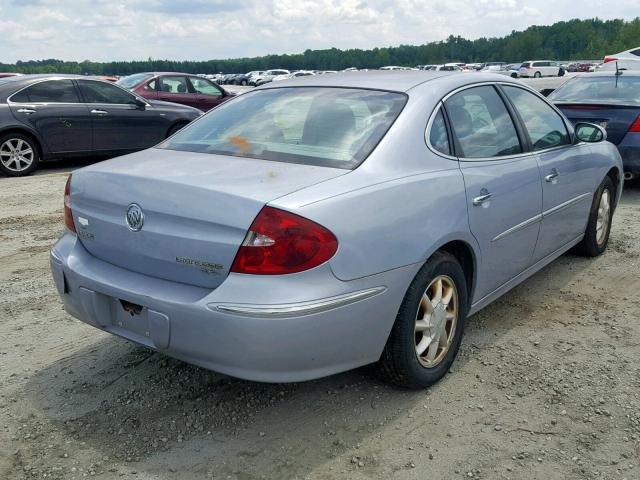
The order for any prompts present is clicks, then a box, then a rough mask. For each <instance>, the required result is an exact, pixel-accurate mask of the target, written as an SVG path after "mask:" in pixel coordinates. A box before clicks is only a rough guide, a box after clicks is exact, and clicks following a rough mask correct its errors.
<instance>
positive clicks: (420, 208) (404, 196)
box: [271, 76, 479, 280]
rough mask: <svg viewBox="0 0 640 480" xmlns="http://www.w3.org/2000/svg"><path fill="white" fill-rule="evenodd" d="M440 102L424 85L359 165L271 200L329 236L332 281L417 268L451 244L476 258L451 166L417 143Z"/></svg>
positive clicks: (461, 190)
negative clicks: (334, 245)
mask: <svg viewBox="0 0 640 480" xmlns="http://www.w3.org/2000/svg"><path fill="white" fill-rule="evenodd" d="M461 77H462V76H461ZM455 87H456V85H453V86H452V87H451V88H455ZM441 97H442V92H439V91H438V89H435V88H434V89H429V88H427V87H426V86H425V87H424V88H421V89H419V91H417V92H410V95H409V100H408V102H407V105H406V106H405V108H404V110H403V112H402V113H401V115H400V117H399V118H398V119H397V120H396V122H395V123H394V124H393V126H392V127H391V129H390V130H389V131H388V132H387V134H386V135H385V137H384V138H383V139H382V141H381V142H380V144H379V145H378V146H377V148H376V149H375V150H374V151H373V153H372V154H371V155H370V156H369V158H368V159H367V160H365V161H364V163H363V164H362V165H360V166H359V167H358V168H356V169H355V170H353V171H351V172H349V173H347V174H346V175H343V176H341V177H337V178H334V179H331V180H328V181H326V182H324V183H320V184H317V185H314V186H313V187H310V188H307V189H304V190H302V191H299V192H294V193H292V194H290V195H287V196H285V197H281V198H279V199H276V200H275V201H272V202H271V205H273V206H275V207H280V208H284V209H288V210H291V211H293V212H295V213H298V214H299V215H302V216H305V217H307V218H310V219H312V220H314V221H316V222H318V223H320V224H322V225H324V226H325V227H327V228H329V229H330V230H331V231H332V232H333V233H334V234H335V235H336V237H337V238H338V242H339V247H338V252H337V253H336V255H335V256H334V257H333V258H332V259H331V260H330V265H331V268H332V270H333V272H334V274H335V275H336V276H337V277H338V278H339V279H341V280H353V279H356V278H361V277H365V276H369V275H374V274H376V273H380V272H384V271H387V270H391V269H394V268H398V267H401V266H404V265H409V264H413V263H423V262H425V261H426V259H427V258H429V256H430V255H431V254H432V253H433V252H434V251H435V250H437V249H438V248H439V247H440V246H442V245H443V244H445V243H447V242H449V241H452V240H462V241H464V242H466V243H468V244H469V245H470V247H471V249H472V250H473V252H474V254H475V256H476V258H479V249H478V247H477V244H476V242H475V239H474V238H473V236H472V235H471V233H470V231H469V223H468V218H467V206H466V196H465V189H464V181H463V177H462V174H461V171H460V168H459V166H458V162H457V161H456V160H452V159H449V158H445V157H442V156H439V155H436V154H435V153H433V152H432V151H431V150H429V148H427V146H426V143H425V139H424V137H425V129H426V126H427V121H428V119H429V117H430V115H431V113H432V111H433V109H434V108H435V105H436V102H437V101H439V100H440V98H441Z"/></svg>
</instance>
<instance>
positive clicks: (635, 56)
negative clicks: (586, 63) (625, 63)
mask: <svg viewBox="0 0 640 480" xmlns="http://www.w3.org/2000/svg"><path fill="white" fill-rule="evenodd" d="M616 60H630V61H634V60H640V47H636V48H632V49H630V50H625V51H624V52H620V53H616V54H614V55H607V56H606V57H604V60H603V63H610V62H615V61H616Z"/></svg>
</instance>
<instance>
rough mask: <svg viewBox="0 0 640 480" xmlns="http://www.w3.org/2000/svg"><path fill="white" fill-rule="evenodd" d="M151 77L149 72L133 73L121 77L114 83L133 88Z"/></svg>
mask: <svg viewBox="0 0 640 480" xmlns="http://www.w3.org/2000/svg"><path fill="white" fill-rule="evenodd" d="M151 77H153V75H151V74H150V73H136V74H135V75H129V76H128V77H124V78H121V79H120V80H118V81H117V82H116V83H117V84H118V85H120V86H121V87H124V88H133V87H135V86H136V85H138V84H140V83H142V82H144V81H145V80H147V79H148V78H151Z"/></svg>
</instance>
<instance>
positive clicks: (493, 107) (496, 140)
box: [445, 86, 522, 158]
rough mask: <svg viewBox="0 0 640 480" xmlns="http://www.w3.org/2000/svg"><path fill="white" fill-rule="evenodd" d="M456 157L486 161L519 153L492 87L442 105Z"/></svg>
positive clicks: (514, 134)
mask: <svg viewBox="0 0 640 480" xmlns="http://www.w3.org/2000/svg"><path fill="white" fill-rule="evenodd" d="M445 107H446V109H447V113H448V114H449V118H450V120H451V128H452V129H453V132H454V134H455V136H456V138H457V139H458V142H459V145H460V148H461V149H462V151H461V152H459V156H461V157H465V158H489V157H501V156H505V155H514V154H517V153H521V152H522V146H521V145H520V141H519V139H518V134H517V132H516V128H515V125H514V124H513V120H512V119H511V116H510V115H509V112H508V111H507V107H506V106H505V104H504V103H503V101H502V99H501V98H500V96H499V95H498V93H497V92H496V90H495V88H494V87H492V86H482V87H472V88H468V89H465V90H462V91H461V92H458V93H456V94H455V95H452V96H451V97H449V98H448V99H447V100H446V101H445Z"/></svg>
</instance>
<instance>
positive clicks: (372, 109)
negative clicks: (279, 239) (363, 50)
mask: <svg viewBox="0 0 640 480" xmlns="http://www.w3.org/2000/svg"><path fill="white" fill-rule="evenodd" d="M405 102H406V96H405V95H404V94H401V93H392V92H383V91H377V90H357V89H347V88H319V87H297V88H278V89H268V90H258V91H254V92H250V93H247V94H244V95H240V96H238V97H236V98H235V99H234V100H231V101H229V102H227V103H224V104H222V105H221V106H219V107H217V108H215V109H213V110H212V111H211V112H210V113H208V114H207V115H205V116H204V117H202V119H200V120H199V121H197V122H195V123H193V124H192V125H190V126H188V127H186V128H184V129H183V130H181V131H179V132H178V133H177V134H175V135H174V136H172V137H171V138H169V139H168V140H166V141H165V142H163V143H162V144H160V145H159V148H166V149H171V150H182V151H190V152H203V153H214V154H222V155H232V156H238V157H250V158H258V159H263V160H272V161H278V162H288V163H303V164H308V165H318V166H328V167H336V168H349V169H351V168H355V167H356V166H358V165H359V164H360V163H361V162H362V161H363V160H364V159H365V158H366V157H367V156H368V155H369V154H370V153H371V151H373V149H374V148H375V147H376V145H377V144H378V142H379V141H380V140H381V139H382V137H383V136H384V134H385V133H386V132H387V130H388V129H389V127H390V126H391V124H392V123H393V122H394V120H395V119H396V117H397V116H398V114H399V113H400V111H401V110H402V107H403V106H404V104H405Z"/></svg>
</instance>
